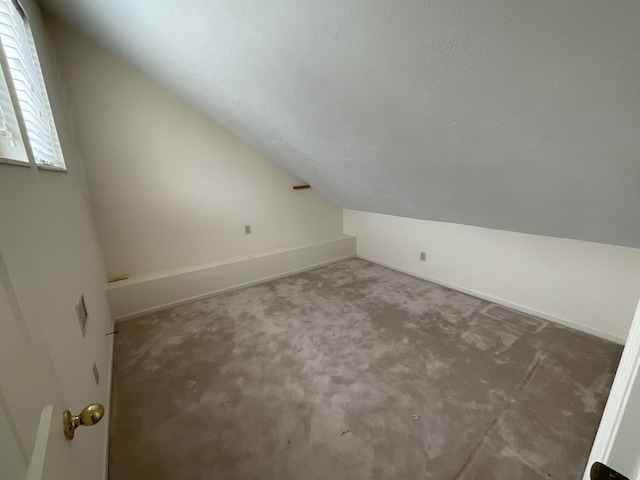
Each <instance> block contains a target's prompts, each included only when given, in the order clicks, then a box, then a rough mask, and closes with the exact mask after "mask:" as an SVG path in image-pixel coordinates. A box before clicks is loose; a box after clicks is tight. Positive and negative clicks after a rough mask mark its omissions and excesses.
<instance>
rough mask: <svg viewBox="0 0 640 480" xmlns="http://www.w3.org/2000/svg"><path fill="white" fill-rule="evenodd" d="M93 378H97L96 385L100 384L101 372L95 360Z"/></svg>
mask: <svg viewBox="0 0 640 480" xmlns="http://www.w3.org/2000/svg"><path fill="white" fill-rule="evenodd" d="M93 378H95V380H96V385H100V373H99V372H98V366H97V365H96V362H93Z"/></svg>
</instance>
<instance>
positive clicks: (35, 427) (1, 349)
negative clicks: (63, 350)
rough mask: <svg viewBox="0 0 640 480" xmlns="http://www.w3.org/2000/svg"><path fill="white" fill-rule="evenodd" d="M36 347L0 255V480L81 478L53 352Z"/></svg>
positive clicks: (66, 479) (68, 479) (79, 461)
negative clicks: (68, 436)
mask: <svg viewBox="0 0 640 480" xmlns="http://www.w3.org/2000/svg"><path fill="white" fill-rule="evenodd" d="M36 344H37V343H36V342H35V341H34V339H33V338H30V337H29V334H28V333H27V328H26V325H25V324H24V321H23V319H22V315H21V312H20V305H19V304H18V302H17V300H16V296H15V295H14V292H13V289H12V286H11V279H10V278H9V273H8V272H7V269H6V267H5V264H4V261H3V259H2V252H1V251H0V366H1V368H0V479H2V480H5V479H6V480H14V479H15V480H23V479H29V480H36V479H37V480H40V479H48V480H75V479H78V480H80V479H82V478H83V476H82V474H81V472H82V467H83V460H82V458H76V457H77V455H75V453H76V452H75V449H74V446H73V443H72V442H70V441H68V440H67V439H66V438H65V436H64V431H63V428H62V412H63V411H64V410H65V409H66V407H65V405H62V404H61V401H60V399H61V398H62V395H61V392H60V386H59V383H58V381H57V378H56V376H55V374H54V370H53V365H52V363H51V359H50V357H49V352H48V351H43V350H46V349H43V348H39V349H36V348H34V345H36ZM73 413H78V412H73ZM74 441H77V440H74Z"/></svg>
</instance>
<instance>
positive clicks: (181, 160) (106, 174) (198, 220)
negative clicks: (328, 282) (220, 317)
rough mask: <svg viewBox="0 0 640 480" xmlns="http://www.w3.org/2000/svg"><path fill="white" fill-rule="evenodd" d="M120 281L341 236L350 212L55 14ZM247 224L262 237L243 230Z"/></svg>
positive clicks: (80, 134)
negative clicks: (306, 187)
mask: <svg viewBox="0 0 640 480" xmlns="http://www.w3.org/2000/svg"><path fill="white" fill-rule="evenodd" d="M47 22H48V27H49V29H50V31H51V32H52V37H53V41H54V45H55V49H56V53H57V57H58V61H59V63H60V65H61V70H62V75H63V78H64V81H65V83H66V86H67V90H68V92H69V102H70V104H71V106H72V109H73V114H74V119H75V131H76V137H77V144H78V148H79V150H80V152H81V154H82V156H83V158H84V160H85V166H86V171H87V184H88V187H89V193H90V196H91V202H92V205H93V210H94V214H95V219H96V224H97V227H98V232H99V237H100V242H101V244H102V249H103V253H104V257H105V264H106V269H107V273H108V275H109V276H115V275H120V274H130V275H132V276H137V275H141V274H147V273H152V272H159V271H165V270H168V269H174V268H182V267H185V266H198V265H203V264H208V263H210V262H217V261H223V260H225V259H230V258H236V257H241V256H246V255H254V254H260V253H261V252H268V251H272V250H275V249H279V248H290V247H296V246H307V245H312V244H318V243H323V242H326V241H328V240H332V239H336V238H338V237H340V236H341V234H342V208H340V207H339V206H337V205H336V204H334V203H332V202H331V201H329V200H327V199H326V198H325V197H323V196H322V195H321V194H319V193H318V192H317V191H316V190H314V189H310V190H299V191H294V190H293V189H292V186H293V185H296V184H299V183H303V182H301V181H300V180H299V179H298V178H296V177H294V176H293V175H291V174H289V173H287V172H286V171H285V170H283V169H282V168H281V167H278V166H276V165H275V164H274V163H272V162H271V161H269V160H268V159H266V158H264V157H263V156H261V155H260V154H258V153H257V152H256V151H254V150H253V149H251V148H250V147H248V146H247V145H246V144H244V143H243V142H241V141H240V140H239V139H238V138H236V137H235V136H233V135H232V134H230V133H229V132H228V131H226V130H224V129H223V128H222V127H220V126H219V125H217V124H215V123H214V122H212V121H211V120H209V119H208V118H206V117H205V116H204V115H202V114H201V113H199V112H198V111H196V110H195V109H194V108H192V107H191V106H189V105H187V104H186V103H184V102H183V101H182V100H180V99H179V98H177V97H176V96H174V95H173V94H171V93H168V92H167V91H166V90H164V89H163V88H162V87H160V86H159V85H157V84H156V83H154V82H153V81H152V80H150V79H149V78H148V77H146V76H145V75H143V74H142V73H140V72H139V71H138V70H136V69H135V68H133V67H131V66H130V65H129V64H127V63H124V62H123V61H121V60H119V59H117V58H116V57H114V56H112V55H111V54H109V53H107V52H106V51H105V50H103V49H102V48H101V47H99V46H97V45H96V44H94V43H93V42H91V41H90V40H88V39H87V38H85V37H83V36H81V35H80V34H78V33H76V32H74V31H72V30H70V29H69V28H67V27H65V26H63V25H62V24H61V23H59V22H57V21H55V20H53V19H48V20H47ZM244 225H251V228H252V231H253V233H252V234H251V235H245V234H244Z"/></svg>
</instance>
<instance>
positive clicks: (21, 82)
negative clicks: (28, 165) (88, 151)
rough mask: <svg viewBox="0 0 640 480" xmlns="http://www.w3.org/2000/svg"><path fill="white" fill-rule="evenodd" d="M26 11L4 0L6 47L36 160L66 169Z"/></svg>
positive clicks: (0, 1) (1, 27)
mask: <svg viewBox="0 0 640 480" xmlns="http://www.w3.org/2000/svg"><path fill="white" fill-rule="evenodd" d="M23 14H24V12H23V11H22V9H21V8H20V7H18V6H17V5H16V4H14V3H13V1H12V0H0V41H1V42H2V49H3V51H4V56H5V58H6V61H7V65H8V67H9V72H10V74H11V79H12V80H13V87H14V89H15V93H16V96H17V98H18V103H19V104H20V110H21V112H22V118H23V119H24V126H25V129H26V131H27V137H28V140H29V145H30V146H31V151H32V153H33V156H34V158H35V161H36V163H37V164H40V165H50V166H54V167H60V168H64V167H65V165H64V159H63V157H62V149H61V148H60V141H59V140H58V133H57V131H56V126H55V123H54V121H53V114H52V113H51V106H50V105H49V98H48V97H47V89H46V87H45V84H44V78H43V76H42V70H41V69H40V62H39V61H38V54H37V52H36V48H35V44H34V41H33V37H32V35H31V30H30V29H29V26H28V24H27V21H26V19H25V18H24V17H23Z"/></svg>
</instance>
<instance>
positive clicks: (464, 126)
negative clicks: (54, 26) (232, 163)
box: [41, 0, 640, 247]
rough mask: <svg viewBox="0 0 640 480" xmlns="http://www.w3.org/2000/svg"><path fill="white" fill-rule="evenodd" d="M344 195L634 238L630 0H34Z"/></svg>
mask: <svg viewBox="0 0 640 480" xmlns="http://www.w3.org/2000/svg"><path fill="white" fill-rule="evenodd" d="M41 4H42V6H43V7H44V8H45V9H46V10H48V11H50V12H52V13H53V14H54V15H55V16H57V17H59V18H61V19H62V20H63V21H64V22H65V23H68V24H69V25H71V26H73V27H75V28H76V29H78V30H80V31H81V32H83V33H85V34H86V35H88V36H90V37H92V38H93V39H94V40H96V41H98V43H100V44H102V45H103V46H105V47H106V48H107V49H109V50H111V51H112V52H114V53H116V54H118V55H119V56H121V57H124V58H125V59H127V60H128V61H130V62H131V63H133V64H135V65H137V66H138V67H140V68H141V69H142V70H143V71H145V72H146V73H148V74H149V75H151V76H152V77H154V78H155V79H156V80H157V81H159V82H160V83H162V84H163V85H165V86H166V87H167V88H169V89H170V90H172V91H173V92H175V93H176V94H178V95H179V96H181V97H182V98H184V99H185V100H187V101H188V102H190V103H191V104H193V105H194V106H196V107H197V108H199V109H201V110H202V111H203V112H204V113H205V114H207V115H208V116H210V117H211V118H212V119H215V120H216V121H218V122H219V123H221V124H223V125H225V126H226V127H227V128H229V129H230V130H231V131H233V132H235V133H236V134H237V135H239V136H240V137H241V138H243V139H245V140H246V141H247V142H249V143H250V144H252V145H253V146H254V147H255V148H257V149H258V150H260V151H262V152H263V153H264V154H266V155H267V156H268V157H270V158H271V159H272V160H273V161H275V162H277V163H279V164H281V165H282V166H284V167H285V168H287V169H289V170H290V171H291V172H293V173H294V174H296V175H298V176H299V177H301V178H303V179H304V180H306V181H308V182H309V183H311V184H312V185H313V186H314V187H315V188H317V189H318V190H320V191H321V192H323V193H324V194H326V195H327V196H329V197H330V198H332V199H333V200H335V201H336V202H338V203H339V204H341V205H342V206H344V207H345V208H351V209H357V210H365V211H369V212H379V213H387V214H393V215H400V216H405V217H413V218H420V219H427V220H438V221H446V222H455V223H462V224H469V225H478V226H483V227H490V228H498V229H503V230H512V231H519V232H527V233H535V234H541V235H551V236H558V237H567V238H577V239H583V240H590V241H596V242H603V243H611V244H617V245H626V246H635V247H640V2H639V1H638V0H615V1H614V0H610V1H603V0H554V1H551V0H544V1H531V0H466V1H452V0H422V1H418V0H405V1H395V0H387V1H377V2H372V1H367V0H340V1H334V0H325V1H311V0H309V1H304V0H260V1H256V0H251V1H250V0H215V1H214V0H188V1H185V0H161V1H159V0H135V1H131V0H109V1H99V2H97V1H95V0H42V1H41Z"/></svg>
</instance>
